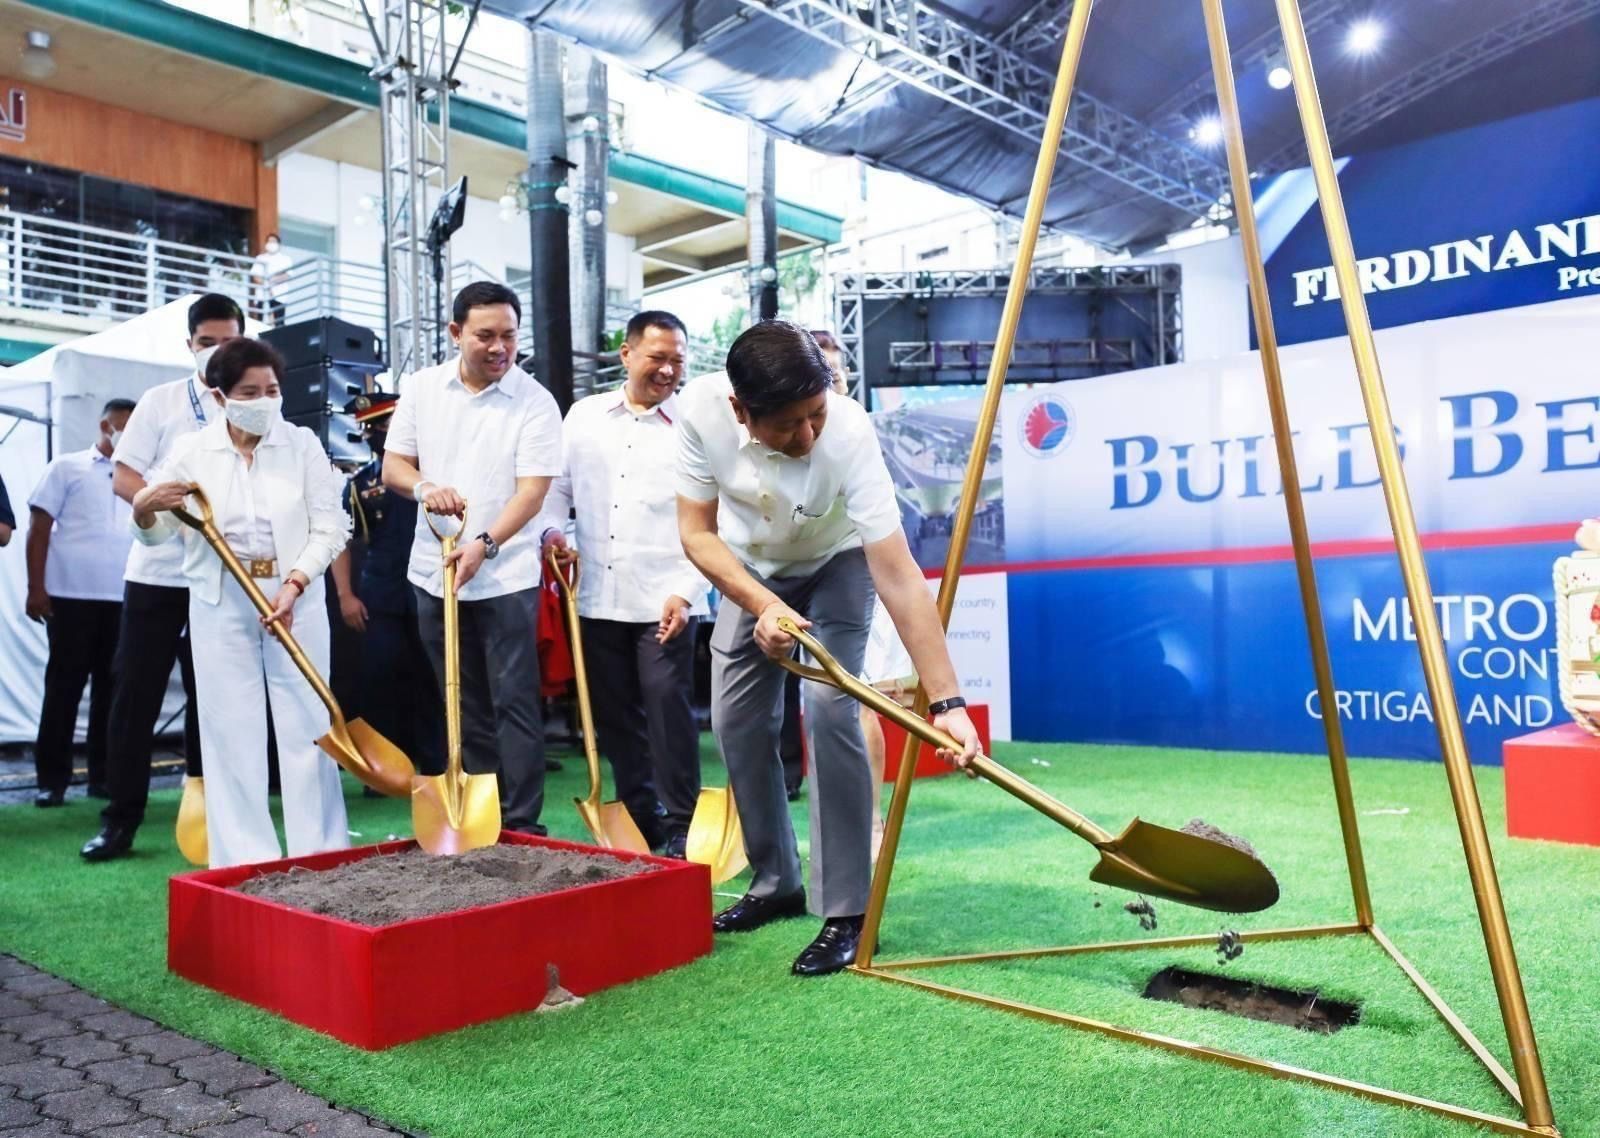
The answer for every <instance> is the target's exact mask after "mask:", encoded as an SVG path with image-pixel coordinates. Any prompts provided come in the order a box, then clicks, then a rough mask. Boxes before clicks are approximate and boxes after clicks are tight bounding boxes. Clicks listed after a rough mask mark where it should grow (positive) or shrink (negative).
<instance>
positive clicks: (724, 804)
mask: <svg viewBox="0 0 1600 1138" xmlns="http://www.w3.org/2000/svg"><path fill="white" fill-rule="evenodd" d="M684 856H685V857H686V858H687V859H688V860H689V861H692V862H696V863H697V864H699V865H705V866H709V867H710V868H711V884H713V885H721V884H722V883H723V882H724V881H727V880H729V879H730V878H733V877H737V876H738V875H739V873H740V871H742V870H743V869H744V867H745V866H747V865H749V864H750V862H749V859H748V858H746V857H745V852H744V830H743V828H742V827H741V826H740V825H739V806H738V804H737V803H736V802H734V800H733V787H731V786H730V787H728V788H726V789H724V790H717V789H714V788H710V787H708V788H706V789H704V790H702V791H701V792H700V798H699V799H698V800H697V801H696V802H695V804H694V817H693V818H692V819H690V821H689V840H688V842H687V843H686V844H685V846H684Z"/></svg>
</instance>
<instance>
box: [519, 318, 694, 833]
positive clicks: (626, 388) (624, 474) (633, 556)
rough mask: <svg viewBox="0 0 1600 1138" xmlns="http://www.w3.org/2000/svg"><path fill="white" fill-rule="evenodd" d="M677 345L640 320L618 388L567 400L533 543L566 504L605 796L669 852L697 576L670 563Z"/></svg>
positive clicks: (673, 331) (553, 534)
mask: <svg viewBox="0 0 1600 1138" xmlns="http://www.w3.org/2000/svg"><path fill="white" fill-rule="evenodd" d="M688 351H689V338H688V335H687V333H686V332H685V330H684V327H683V321H681V320H679V319H678V318H677V317H676V316H674V315H672V313H670V312H658V311H649V312H641V313H639V314H638V315H636V316H634V317H633V319H631V320H629V321H628V327H627V329H626V331H625V332H624V333H623V343H622V365H623V367H624V368H625V369H626V370H627V373H628V379H627V382H626V383H624V384H623V385H622V389H621V390H620V391H607V392H603V393H601V394H599V395H591V396H589V397H588V398H587V399H581V400H579V401H578V402H577V403H574V404H573V405H572V410H570V411H568V412H567V418H566V421H565V422H564V423H562V425H561V450H562V471H561V475H560V477H558V478H557V479H556V480H555V482H554V483H553V484H552V485H551V487H550V496H549V497H548V498H547V499H546V501H545V513H544V519H543V525H542V526H541V529H542V530H543V532H544V543H545V548H546V549H548V548H549V547H550V546H552V545H565V544H566V539H565V537H563V535H562V530H563V529H564V528H565V525H566V520H567V513H568V511H569V510H570V509H572V508H573V507H576V509H575V511H574V512H575V514H576V518H577V527H576V532H575V537H576V539H577V543H578V552H579V553H580V554H582V555H583V569H582V572H581V573H580V574H579V580H578V616H579V623H580V624H581V625H582V628H583V648H584V656H585V658H586V659H587V661H588V665H589V667H590V669H591V670H592V671H593V672H594V674H595V675H596V676H598V677H599V678H600V682H599V683H597V684H595V685H594V686H593V688H592V689H591V690H592V691H593V693H594V704H595V707H594V710H595V716H594V719H595V724H596V734H597V736H598V740H599V744H600V748H601V750H603V751H604V752H605V755H606V758H607V759H609V760H610V762H611V770H612V773H613V775H614V777H615V779H616V786H617V798H618V799H620V800H621V801H622V802H623V803H624V804H625V805H626V806H627V808H628V813H629V814H630V815H631V816H632V817H633V820H634V822H636V823H637V824H638V826H639V833H640V834H642V835H643V836H644V839H645V841H647V842H649V843H650V845H651V847H652V848H655V847H661V849H662V852H663V853H665V854H666V855H667V856H668V857H679V858H681V857H683V856H684V848H685V845H686V843H687V839H688V836H689V821H690V819H691V818H693V817H694V807H695V802H696V801H697V800H698V799H699V797H700V732H699V729H698V727H697V726H696V724H695V719H694V707H693V695H694V638H695V631H694V629H695V618H696V617H700V616H704V615H705V613H706V582H705V578H704V577H702V576H700V574H699V573H698V572H696V571H695V567H694V566H693V565H691V564H689V560H688V558H686V557H685V556H684V555H683V543H682V542H680V541H679V540H678V515H677V507H676V505H675V503H674V493H673V488H674V486H675V484H676V480H675V478H674V477H673V470H674V466H675V464H676V462H677V456H678V432H677V428H676V426H675V424H676V423H677V420H678V405H677V398H676V396H675V395H674V392H676V391H677V390H678V384H679V383H680V382H681V381H682V379H683V368H684V358H685V356H686V355H687V354H688Z"/></svg>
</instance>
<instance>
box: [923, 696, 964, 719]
mask: <svg viewBox="0 0 1600 1138" xmlns="http://www.w3.org/2000/svg"><path fill="white" fill-rule="evenodd" d="M965 706H967V701H966V700H964V699H962V698H961V697H960V696H958V695H953V696H951V697H950V698H949V699H936V700H934V701H933V702H932V703H930V704H929V705H928V714H929V715H943V714H944V713H945V712H947V711H953V710H955V709H956V708H958V707H965Z"/></svg>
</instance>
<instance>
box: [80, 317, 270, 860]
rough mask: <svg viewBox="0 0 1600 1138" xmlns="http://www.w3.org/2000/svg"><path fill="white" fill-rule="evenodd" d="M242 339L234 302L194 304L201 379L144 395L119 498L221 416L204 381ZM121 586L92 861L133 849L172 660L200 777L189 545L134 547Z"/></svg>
mask: <svg viewBox="0 0 1600 1138" xmlns="http://www.w3.org/2000/svg"><path fill="white" fill-rule="evenodd" d="M243 335H244V313H243V312H241V311H240V310H239V306H238V305H237V304H236V303H234V301H233V300H232V299H231V298H230V297H226V296H223V295H222V294H221V293H216V292H212V293H207V294H206V295H204V296H202V297H200V299H198V300H196V301H195V302H194V303H193V304H191V305H190V306H189V341H188V346H189V351H190V352H192V353H193V354H194V374H193V375H191V376H188V377H186V378H184V379H178V380H174V381H173V382H171V383H163V384H159V385H157V386H156V387H152V388H151V389H150V390H148V391H146V392H145V393H144V395H143V396H141V397H140V399H139V406H138V408H137V409H136V410H135V411H134V413H133V414H132V415H131V416H129V418H128V426H127V428H126V429H125V430H124V431H123V432H122V438H121V439H120V440H119V441H118V442H117V449H116V450H115V451H114V452H113V453H112V455H111V461H112V462H113V463H114V464H115V470H114V473H113V475H112V480H111V485H112V488H113V489H114V490H115V491H116V493H117V497H119V498H121V499H122V500H123V501H125V502H131V501H133V496H134V495H135V494H137V493H138V492H139V491H140V490H143V489H144V476H145V475H146V474H147V473H148V472H149V471H151V470H153V469H154V468H155V467H156V466H158V465H159V464H160V463H161V462H162V461H164V460H165V459H166V457H167V455H168V454H170V453H171V452H172V448H173V446H174V445H175V444H176V443H177V441H178V440H179V439H180V438H182V437H183V436H184V435H187V434H188V433H189V432H191V431H198V430H199V429H200V428H201V427H203V426H205V425H206V423H208V422H210V421H211V420H212V419H215V418H216V417H217V416H218V415H220V414H222V398H221V396H220V395H219V394H218V393H217V392H216V391H215V390H213V389H212V388H211V387H210V386H209V385H208V384H207V383H206V364H207V363H209V362H210V360H211V357H212V355H213V354H214V353H215V352H216V350H217V349H218V348H219V347H221V346H222V345H223V344H225V343H227V342H228V341H229V340H234V339H237V338H238V337H240V336H243ZM123 579H124V581H125V584H124V587H123V596H122V624H121V627H120V629H119V631H118V634H117V656H116V660H115V662H114V663H113V665H112V669H113V672H114V678H113V680H112V685H111V686H112V695H111V722H110V725H109V736H108V738H107V741H106V782H107V787H106V789H107V790H109V791H110V792H111V801H110V802H108V803H107V804H106V808H105V809H104V810H102V811H101V812H100V820H101V823H102V824H101V828H100V832H99V833H98V834H96V835H95V836H94V837H93V838H90V839H89V841H88V842H87V843H85V845H84V847H83V849H82V850H80V851H79V852H80V853H81V854H82V855H83V858H84V860H85V861H109V860H111V859H112V858H117V857H121V856H123V855H124V854H126V853H127V852H128V851H130V850H131V849H132V848H133V836H134V834H135V833H136V832H137V831H138V829H139V825H140V823H142V822H143V821H144V808H145V803H146V801H147V800H148V799H149V796H150V753H151V750H152V748H153V746H154V744H155V729H156V720H157V719H158V718H160V716H161V704H162V701H163V700H164V699H165V698H166V694H167V681H168V680H169V679H170V678H171V676H172V663H173V661H174V660H177V662H178V666H179V669H180V671H181V672H182V675H183V690H184V694H185V695H186V696H187V698H188V706H187V707H186V708H185V709H184V716H183V743H184V748H183V750H184V759H185V761H186V763H187V766H188V774H189V776H190V777H191V778H198V777H200V774H201V761H200V758H201V757H200V721H199V719H198V718H197V715H198V712H197V705H196V701H195V696H194V662H193V659H192V658H191V656H190V653H189V638H188V635H187V633H186V629H187V628H188V625H189V588H188V585H187V584H186V582H185V579H184V576H183V543H182V542H179V541H169V542H167V543H165V544H164V545H140V544H138V543H135V544H134V546H133V549H132V551H131V552H130V553H129V554H128V568H127V571H126V572H125V573H124V574H123Z"/></svg>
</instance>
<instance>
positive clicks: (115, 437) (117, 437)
mask: <svg viewBox="0 0 1600 1138" xmlns="http://www.w3.org/2000/svg"><path fill="white" fill-rule="evenodd" d="M121 440H122V432H121V431H112V432H111V449H112V450H116V449H117V443H118V442H120V441H121Z"/></svg>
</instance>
